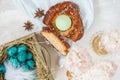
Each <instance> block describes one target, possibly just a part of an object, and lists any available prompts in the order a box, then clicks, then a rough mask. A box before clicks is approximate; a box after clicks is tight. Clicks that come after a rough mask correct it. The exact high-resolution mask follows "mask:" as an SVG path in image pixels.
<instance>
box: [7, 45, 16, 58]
mask: <svg viewBox="0 0 120 80" xmlns="http://www.w3.org/2000/svg"><path fill="white" fill-rule="evenodd" d="M6 53H7V55H8V56H14V55H15V54H16V53H17V47H16V46H13V47H10V48H8V49H7V52H6Z"/></svg>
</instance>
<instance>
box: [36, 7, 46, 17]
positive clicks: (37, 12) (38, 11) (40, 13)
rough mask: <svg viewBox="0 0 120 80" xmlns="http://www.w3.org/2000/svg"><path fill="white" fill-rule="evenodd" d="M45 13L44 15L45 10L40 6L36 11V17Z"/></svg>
mask: <svg viewBox="0 0 120 80" xmlns="http://www.w3.org/2000/svg"><path fill="white" fill-rule="evenodd" d="M43 15H44V10H40V9H39V8H38V10H36V13H35V18H36V17H38V18H40V17H42V16H43Z"/></svg>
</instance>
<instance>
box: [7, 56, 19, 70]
mask: <svg viewBox="0 0 120 80" xmlns="http://www.w3.org/2000/svg"><path fill="white" fill-rule="evenodd" d="M9 61H10V62H11V63H12V64H13V66H14V67H15V68H18V67H19V66H20V62H19V61H18V60H17V58H15V57H10V59H9Z"/></svg>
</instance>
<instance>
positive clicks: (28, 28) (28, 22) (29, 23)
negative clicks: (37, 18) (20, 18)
mask: <svg viewBox="0 0 120 80" xmlns="http://www.w3.org/2000/svg"><path fill="white" fill-rule="evenodd" d="M23 27H25V30H28V31H29V30H32V29H33V24H32V23H31V22H30V21H27V22H25V23H24V26H23Z"/></svg>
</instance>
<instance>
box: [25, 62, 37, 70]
mask: <svg viewBox="0 0 120 80" xmlns="http://www.w3.org/2000/svg"><path fill="white" fill-rule="evenodd" d="M26 63H27V65H28V66H29V67H30V69H32V68H34V67H35V62H34V61H33V60H28V61H27V62H26Z"/></svg>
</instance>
